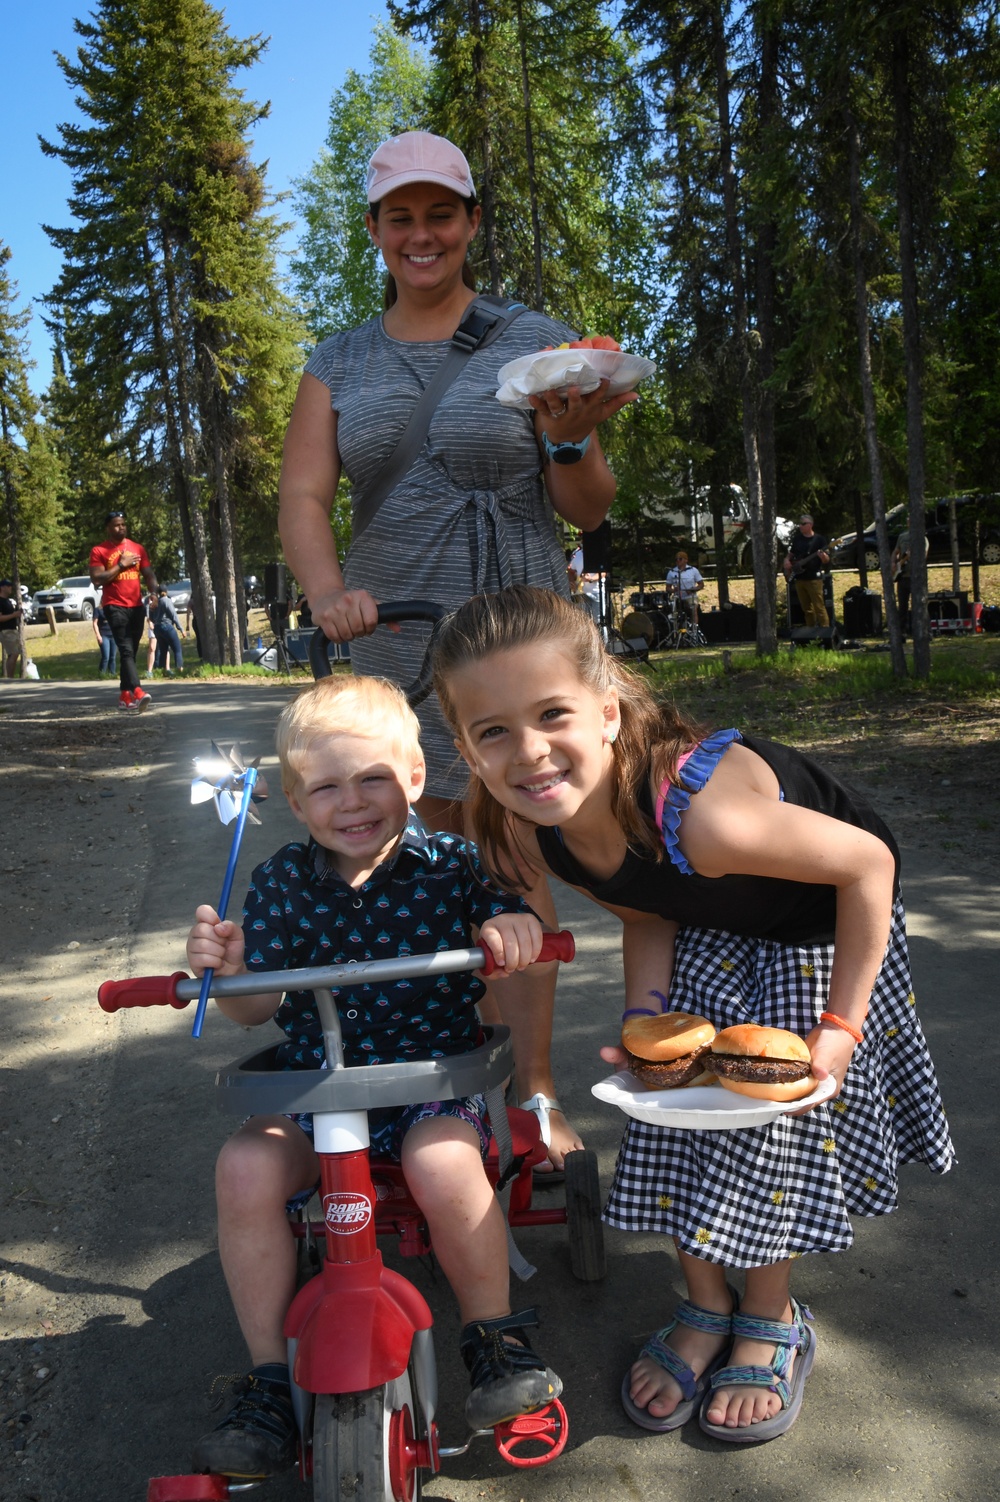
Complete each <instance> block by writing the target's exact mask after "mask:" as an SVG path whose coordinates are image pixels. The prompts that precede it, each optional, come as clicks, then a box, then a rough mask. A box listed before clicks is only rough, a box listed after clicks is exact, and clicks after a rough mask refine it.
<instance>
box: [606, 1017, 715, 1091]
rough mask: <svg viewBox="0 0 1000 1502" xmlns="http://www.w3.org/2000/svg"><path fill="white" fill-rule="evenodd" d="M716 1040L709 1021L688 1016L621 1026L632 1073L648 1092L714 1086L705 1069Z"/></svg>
mask: <svg viewBox="0 0 1000 1502" xmlns="http://www.w3.org/2000/svg"><path fill="white" fill-rule="evenodd" d="M714 1037H715V1028H714V1027H713V1026H712V1024H711V1023H710V1022H709V1021H708V1019H707V1018H706V1017H695V1016H693V1015H692V1014H691V1013H689V1012H661V1013H660V1014H659V1015H658V1016H655V1017H627V1018H626V1019H625V1022H624V1024H623V1025H622V1047H623V1048H624V1049H625V1051H626V1053H627V1054H628V1068H629V1071H630V1073H631V1074H632V1075H634V1077H635V1078H636V1079H637V1080H638V1081H639V1083H640V1084H641V1085H644V1086H645V1088H646V1089H647V1090H676V1089H680V1088H681V1086H685V1085H711V1084H714V1083H715V1076H714V1075H712V1074H710V1073H708V1071H707V1070H706V1068H705V1058H706V1056H707V1054H708V1049H709V1045H710V1044H711V1042H712V1039H713V1038H714Z"/></svg>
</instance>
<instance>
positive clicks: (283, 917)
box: [243, 810, 530, 1069]
mask: <svg viewBox="0 0 1000 1502" xmlns="http://www.w3.org/2000/svg"><path fill="white" fill-rule="evenodd" d="M526 912H530V908H529V907H528V906H527V904H526V903H525V902H524V901H523V900H522V899H521V898H519V897H514V896H511V895H509V894H508V893H506V892H501V891H500V890H499V889H498V888H497V887H495V886H491V885H490V883H489V881H488V879H487V877H486V876H485V873H484V872H483V871H482V869H481V867H480V865H479V860H478V857H477V855H476V853H475V847H474V846H467V845H466V842H465V841H464V840H461V839H459V838H458V836H457V835H450V834H428V833H427V831H426V830H425V829H424V827H423V825H422V824H421V823H420V821H419V819H418V818H417V817H416V815H415V814H414V813H413V811H412V810H411V812H410V821H409V823H408V824H407V826H406V829H405V831H404V833H403V836H402V839H401V840H400V842H399V844H398V845H397V847H396V849H395V851H394V852H393V854H392V855H391V856H390V858H389V859H388V860H387V861H383V863H382V864H381V865H380V866H377V867H376V869H375V870H374V871H373V872H372V874H371V876H369V878H368V880H367V881H366V882H364V883H363V884H362V885H361V886H360V887H352V886H350V885H349V884H348V883H347V882H346V881H344V879H343V877H342V876H340V875H339V874H338V872H337V871H336V870H335V868H334V867H333V866H332V865H331V863H330V858H329V856H328V854H327V852H326V851H325V850H323V849H322V848H321V847H320V846H318V845H317V844H316V843H315V841H313V840H310V841H309V843H308V844H302V843H300V842H298V841H296V842H295V843H293V844H291V845H285V846H284V847H283V848H282V849H281V850H279V851H278V852H277V853H276V854H275V855H272V856H271V858H270V860H266V861H264V863H263V865H260V866H258V867H257V869H256V870H255V871H254V873H253V876H252V877H251V879H250V890H249V892H248V893H247V898H246V903H245V904H244V908H243V938H244V947H245V955H246V966H247V969H248V970H281V969H296V968H303V967H305V966H309V965H340V964H346V963H347V962H348V961H352V960H354V961H359V962H360V961H366V960H380V959H395V958H397V957H398V956H401V955H408V954H429V953H431V952H432V951H436V950H441V949H466V948H468V947H469V946H470V945H471V944H472V942H473V941H472V925H473V924H475V925H476V926H477V927H481V926H482V925H483V923H485V922H486V920H487V919H488V918H492V917H495V916H496V914H498V913H526ZM484 990H485V987H484V986H483V983H482V981H481V980H480V979H479V978H478V977H477V976H476V975H474V974H473V973H472V971H461V972H459V973H457V974H454V975H437V976H418V977H416V978H414V979H413V980H396V981H388V982H386V983H384V984H381V985H379V984H377V983H372V982H370V981H369V982H367V983H365V984H360V985H357V986H352V987H350V988H347V987H341V988H340V989H338V990H336V991H334V993H333V994H334V999H335V1000H336V1003H337V1011H338V1013H339V1014H340V1024H341V1030H342V1032H343V1038H344V1058H345V1062H346V1063H347V1064H348V1065H350V1066H355V1065H359V1064H386V1063H393V1062H397V1061H401V1060H402V1061H405V1060H407V1059H429V1058H440V1057H443V1056H447V1055H451V1054H459V1053H466V1052H468V1050H469V1049H471V1048H474V1047H475V1046H476V1043H477V1041H478V1035H479V1019H478V1016H477V1014H476V1011H475V1004H476V1002H477V1001H478V1000H479V998H480V996H482V994H483V992H484ZM274 1020H275V1021H276V1022H277V1023H278V1026H279V1027H281V1028H282V1029H283V1030H284V1032H285V1035H286V1037H287V1039H288V1041H287V1043H283V1044H281V1045H280V1047H279V1049H278V1060H277V1062H278V1063H279V1065H283V1066H284V1067H285V1068H291V1069H295V1068H301V1069H315V1068H316V1067H317V1065H318V1064H319V1063H320V1062H321V1061H322V1059H323V1030H322V1027H321V1024H320V1020H319V1014H318V1012H317V1010H316V1007H315V1003H314V1001H313V995H312V992H311V991H290V992H288V994H287V995H286V996H285V998H284V999H283V1001H282V1003H281V1005H280V1006H279V1008H278V1010H277V1012H276V1013H275V1018H274Z"/></svg>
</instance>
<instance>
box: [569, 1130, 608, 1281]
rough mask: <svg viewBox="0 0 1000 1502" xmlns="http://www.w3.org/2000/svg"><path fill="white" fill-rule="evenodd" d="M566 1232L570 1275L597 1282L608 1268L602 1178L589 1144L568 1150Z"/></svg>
mask: <svg viewBox="0 0 1000 1502" xmlns="http://www.w3.org/2000/svg"><path fill="white" fill-rule="evenodd" d="M564 1168H565V1173H566V1234H567V1236H568V1238H569V1260H570V1266H571V1268H572V1269H573V1276H574V1277H575V1278H579V1279H580V1280H581V1281H582V1282H584V1283H598V1282H600V1280H601V1279H602V1278H603V1277H604V1275H605V1273H606V1272H607V1270H608V1269H607V1258H606V1257H605V1254H604V1227H603V1226H602V1224H601V1182H600V1178H599V1176H598V1172H597V1154H596V1153H594V1152H592V1151H591V1150H590V1148H580V1149H578V1151H577V1152H575V1153H567V1154H566V1158H565V1162H564Z"/></svg>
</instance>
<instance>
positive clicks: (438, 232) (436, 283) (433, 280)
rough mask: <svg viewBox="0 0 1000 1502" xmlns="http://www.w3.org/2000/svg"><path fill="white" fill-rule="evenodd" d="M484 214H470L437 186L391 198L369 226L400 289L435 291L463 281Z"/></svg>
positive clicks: (412, 188) (399, 191) (416, 186)
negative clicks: (463, 273) (468, 258)
mask: <svg viewBox="0 0 1000 1502" xmlns="http://www.w3.org/2000/svg"><path fill="white" fill-rule="evenodd" d="M481 212H482V211H481V210H480V208H479V206H478V204H477V205H476V207H475V208H474V209H473V210H472V213H471V214H470V213H469V212H468V210H467V209H466V206H465V203H464V202H463V200H462V199H461V198H459V196H458V194H457V193H452V192H450V191H449V189H448V188H441V187H439V186H438V185H437V184H436V183H409V184H407V186H406V187H403V188H396V189H395V190H394V191H393V192H392V193H387V194H386V196H385V197H384V198H383V199H382V201H381V203H380V204H379V212H378V219H377V220H376V219H375V218H374V217H373V216H372V214H370V213H369V214H368V216H367V219H366V223H367V225H368V232H369V234H370V235H371V237H372V239H373V240H374V242H375V244H376V245H377V246H378V248H379V250H380V251H381V252H382V259H383V260H384V261H385V264H386V269H387V270H388V271H389V272H390V274H391V275H392V276H393V277H394V278H395V280H396V284H397V286H399V285H400V284H401V285H403V286H406V287H410V288H412V289H413V290H414V291H433V290H436V289H438V288H440V287H442V286H446V285H447V284H448V283H450V282H452V281H461V278H462V267H463V265H464V263H465V257H466V253H467V251H468V249H469V245H470V243H471V242H472V240H473V238H474V236H475V233H476V230H477V229H478V228H479V220H480V217H481Z"/></svg>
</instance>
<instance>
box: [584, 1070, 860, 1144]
mask: <svg viewBox="0 0 1000 1502" xmlns="http://www.w3.org/2000/svg"><path fill="white" fill-rule="evenodd" d="M836 1090H837V1081H836V1080H835V1079H834V1077H833V1076H832V1075H830V1076H829V1077H828V1078H827V1079H825V1080H823V1081H822V1083H821V1084H819V1085H817V1087H816V1089H815V1090H814V1091H813V1092H812V1094H811V1095H806V1096H804V1097H803V1098H802V1100H790V1101H781V1100H753V1099H751V1097H750V1096H748V1095H737V1094H735V1093H734V1092H733V1091H732V1090H724V1089H723V1087H722V1086H721V1085H691V1086H689V1087H688V1088H687V1089H686V1090H644V1089H643V1087H642V1085H640V1083H639V1081H638V1080H637V1079H635V1078H634V1076H633V1075H631V1074H629V1073H628V1071H627V1070H624V1069H623V1070H621V1071H620V1072H619V1073H618V1074H611V1075H609V1076H608V1078H607V1079H606V1080H598V1082H597V1084H596V1085H594V1086H592V1087H591V1092H590V1093H591V1095H596V1096H597V1099H598V1100H603V1101H605V1102H606V1103H607V1104H608V1105H609V1106H617V1107H618V1109H619V1111H624V1112H625V1115H626V1116H631V1117H633V1118H634V1119H635V1120H636V1121H648V1122H651V1123H652V1125H653V1126H671V1127H680V1128H682V1129H683V1130H687V1131H692V1132H735V1131H736V1130H737V1129H738V1128H740V1127H754V1126H766V1125H767V1123H768V1122H769V1121H773V1120H774V1118H775V1117H776V1116H784V1115H785V1114H786V1113H787V1112H790V1111H801V1110H802V1108H803V1106H818V1105H819V1104H820V1102H821V1101H824V1100H829V1099H830V1097H831V1095H834V1094H835V1093H836Z"/></svg>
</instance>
